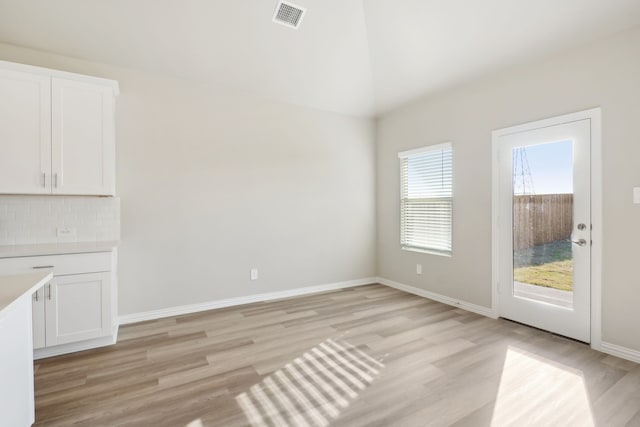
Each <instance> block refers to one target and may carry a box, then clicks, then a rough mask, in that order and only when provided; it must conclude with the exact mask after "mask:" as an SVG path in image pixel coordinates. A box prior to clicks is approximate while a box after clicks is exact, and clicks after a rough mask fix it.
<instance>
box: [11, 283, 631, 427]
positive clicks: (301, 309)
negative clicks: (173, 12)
mask: <svg viewBox="0 0 640 427" xmlns="http://www.w3.org/2000/svg"><path fill="white" fill-rule="evenodd" d="M35 372H36V374H35V387H36V419H37V423H36V425H38V426H70V425H80V426H92V427H93V426H189V427H202V426H225V427H226V426H260V427H262V426H303V427H304V426H308V427H315V426H450V425H451V426H489V425H494V426H525V425H531V426H551V425H553V426H590V425H597V426H640V365H637V364H634V363H631V362H628V361H624V360H621V359H618V358H615V357H612V356H608V355H605V354H602V353H599V352H596V351H593V350H591V349H590V348H589V347H588V346H586V345H584V344H581V343H577V342H574V341H571V340H568V339H565V338H561V337H557V336H554V335H552V334H549V333H546V332H542V331H539V330H536V329H533V328H529V327H526V326H522V325H519V324H515V323H512V322H509V321H505V320H492V319H488V318H485V317H482V316H478V315H475V314H473V313H469V312H466V311H463V310H461V309H457V308H455V307H450V306H447V305H443V304H440V303H437V302H433V301H430V300H427V299H423V298H420V297H417V296H414V295H410V294H406V293H403V292H400V291H397V290H395V289H391V288H388V287H385V286H382V285H370V286H362V287H357V288H351V289H347V290H340V291H335V292H328V293H323V294H317V295H312V296H305V297H299V298H292V299H287V300H280V301H274V302H264V303H257V304H250V305H245V306H240V307H233V308H227V309H220V310H214V311H209V312H203V313H198V314H193V315H187V316H180V317H172V318H167V319H161V320H156V321H150V322H143V323H138V324H134V325H128V326H124V327H122V328H121V329H120V337H119V339H118V343H117V344H116V345H115V346H112V347H107V348H103V349H96V350H91V351H86V352H81V353H75V354H71V355H65V356H60V357H55V358H50V359H46V360H41V361H37V362H36V364H35ZM0 424H1V423H0Z"/></svg>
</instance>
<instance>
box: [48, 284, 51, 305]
mask: <svg viewBox="0 0 640 427" xmlns="http://www.w3.org/2000/svg"><path fill="white" fill-rule="evenodd" d="M47 288H48V289H49V301H51V283H49V284H48V285H47Z"/></svg>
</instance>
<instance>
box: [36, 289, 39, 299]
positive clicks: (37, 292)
mask: <svg viewBox="0 0 640 427" xmlns="http://www.w3.org/2000/svg"><path fill="white" fill-rule="evenodd" d="M39 293H40V289H38V290H37V291H36V302H38V300H39V299H38V294H39Z"/></svg>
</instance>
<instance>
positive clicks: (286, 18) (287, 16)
mask: <svg viewBox="0 0 640 427" xmlns="http://www.w3.org/2000/svg"><path fill="white" fill-rule="evenodd" d="M306 11H307V9H305V8H304V7H300V6H298V5H297V4H293V3H289V2H288V1H282V0H280V1H279V2H278V7H276V12H275V13H274V14H273V22H276V23H278V24H282V25H284V26H286V27H289V28H293V29H294V30H297V29H298V27H299V26H300V23H301V22H302V17H303V16H304V13H305V12H306Z"/></svg>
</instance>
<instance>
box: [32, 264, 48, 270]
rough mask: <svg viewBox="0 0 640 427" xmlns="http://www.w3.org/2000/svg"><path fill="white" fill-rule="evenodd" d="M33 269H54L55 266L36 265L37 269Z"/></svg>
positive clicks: (35, 268)
mask: <svg viewBox="0 0 640 427" xmlns="http://www.w3.org/2000/svg"><path fill="white" fill-rule="evenodd" d="M31 268H33V269H34V270H38V269H41V268H53V265H36V266H35V267H31Z"/></svg>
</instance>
